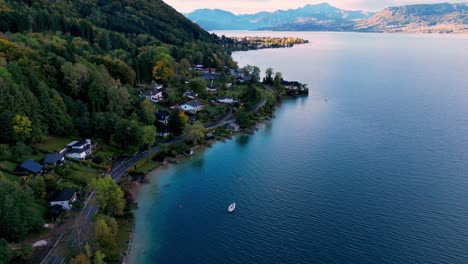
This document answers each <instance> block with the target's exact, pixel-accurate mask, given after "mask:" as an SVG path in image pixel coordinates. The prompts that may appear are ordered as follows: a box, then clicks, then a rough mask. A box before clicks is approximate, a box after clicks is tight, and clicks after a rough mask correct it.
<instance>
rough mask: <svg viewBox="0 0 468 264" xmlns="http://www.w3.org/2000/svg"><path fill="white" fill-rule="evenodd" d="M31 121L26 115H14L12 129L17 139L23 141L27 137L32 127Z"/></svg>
mask: <svg viewBox="0 0 468 264" xmlns="http://www.w3.org/2000/svg"><path fill="white" fill-rule="evenodd" d="M31 125H32V122H31V120H29V118H28V117H27V116H22V115H15V117H14V118H13V131H14V132H15V134H16V136H17V137H18V139H19V140H20V141H22V142H24V141H25V140H26V139H28V138H29V136H30V134H31V131H32V128H31Z"/></svg>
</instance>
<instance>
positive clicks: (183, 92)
mask: <svg viewBox="0 0 468 264" xmlns="http://www.w3.org/2000/svg"><path fill="white" fill-rule="evenodd" d="M273 74H274V72H273V70H272V69H268V70H267V72H266V77H265V78H264V79H263V80H262V81H260V70H259V69H258V68H257V67H254V66H250V65H249V66H246V67H245V68H240V69H230V68H225V70H224V71H222V72H219V71H217V69H215V68H205V67H204V66H203V65H193V66H192V67H191V68H190V75H191V79H190V81H183V82H182V85H181V86H180V87H173V86H172V85H169V86H166V85H163V84H159V83H157V82H156V81H154V80H153V81H152V82H151V83H149V84H140V85H137V88H138V89H139V92H138V95H139V100H140V104H141V105H142V108H143V109H145V110H146V111H149V112H148V113H150V114H151V116H152V117H150V118H149V119H150V120H152V121H151V122H152V124H153V125H154V127H155V129H154V130H153V132H154V133H156V134H155V135H154V137H155V140H154V141H151V142H149V143H148V144H147V146H148V147H149V148H152V149H154V150H155V152H154V154H152V155H151V156H150V157H149V160H150V161H148V158H147V155H145V156H143V155H140V156H138V155H137V154H132V153H129V152H128V151H125V150H124V149H123V148H120V147H119V145H109V144H106V143H103V142H99V140H98V141H94V140H93V139H89V138H88V139H87V138H68V137H65V138H60V137H49V139H47V140H46V141H43V142H40V143H37V144H35V145H33V148H32V152H30V151H29V150H28V149H27V148H25V149H24V150H23V153H21V152H20V153H10V154H7V155H3V158H1V159H0V171H2V173H3V174H4V175H6V176H7V177H8V179H10V180H12V181H15V182H21V184H26V185H28V186H29V187H30V188H31V189H32V191H33V193H34V200H35V203H36V204H37V206H35V207H34V208H35V209H34V210H36V213H37V214H38V215H42V216H44V219H43V221H40V222H43V223H44V222H45V223H47V225H45V226H46V228H39V230H42V231H40V233H39V237H38V238H37V240H38V241H36V242H37V243H38V242H39V241H53V240H50V239H47V237H49V236H50V235H51V234H54V233H55V232H57V231H56V230H59V228H57V227H60V226H63V225H65V226H70V227H72V226H74V225H75V224H74V223H73V222H72V219H73V217H78V216H80V217H81V215H82V214H83V212H84V211H83V210H82V208H83V205H86V206H87V207H86V208H85V209H86V210H89V211H88V214H90V212H91V211H95V210H97V208H98V207H99V205H97V204H95V203H96V201H93V200H94V198H93V194H92V193H90V192H89V191H90V190H92V189H90V188H92V187H94V186H96V179H99V178H103V177H105V175H111V176H112V178H113V179H114V180H116V181H119V182H122V181H123V182H127V181H130V182H134V183H137V184H138V183H144V182H146V181H147V179H146V178H145V177H144V174H145V173H146V172H147V171H149V170H151V169H152V168H154V167H156V166H158V165H161V164H164V163H165V162H166V161H167V160H170V159H171V158H173V157H175V156H177V155H187V154H192V153H193V151H191V148H192V147H193V146H196V145H197V144H200V143H203V142H204V141H205V140H211V139H215V138H225V137H230V136H231V135H232V134H233V133H236V132H238V131H240V130H241V129H247V128H249V127H251V126H252V125H254V124H255V123H256V122H258V121H259V120H261V119H263V118H265V117H268V116H269V115H270V114H271V112H272V110H273V108H274V106H275V104H276V101H277V100H280V98H281V97H282V96H286V95H298V94H304V93H307V91H308V90H307V88H305V86H304V85H302V84H300V83H298V82H288V81H284V80H283V79H282V76H281V74H280V73H276V74H275V75H274V76H273ZM257 111H258V112H257ZM128 129H132V128H131V127H128ZM197 132H198V133H197ZM160 146H167V147H165V148H166V149H161V147H160ZM15 151H16V150H15ZM20 151H21V150H20ZM137 151H138V150H137ZM129 155H133V156H137V157H139V158H137V159H135V160H134V162H132V163H129V168H128V169H127V170H124V171H121V172H119V173H116V172H115V167H116V166H118V164H119V162H120V161H121V160H122V159H125V157H126V156H129ZM132 186H134V185H133V184H130V185H128V184H127V185H121V187H122V190H123V192H124V197H125V203H126V204H127V205H129V207H128V206H127V209H125V210H126V211H128V212H129V210H131V209H130V208H131V206H132V204H134V194H133V191H132V190H133V188H134V187H132ZM88 204H89V206H88ZM93 204H95V205H93ZM41 218H42V217H41ZM119 223H120V225H125V223H126V220H125V218H123V219H119ZM85 225H86V224H85ZM48 234H50V235H48ZM72 236H73V234H72ZM41 238H42V240H41ZM44 238H45V240H44ZM37 245H38V246H37V248H36V249H35V250H34V252H36V253H35V254H39V255H41V254H45V252H47V249H50V246H51V245H50V244H48V243H47V242H41V243H39V244H37ZM122 248H124V247H122ZM108 254H109V253H108Z"/></svg>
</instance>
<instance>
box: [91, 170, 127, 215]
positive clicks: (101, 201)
mask: <svg viewBox="0 0 468 264" xmlns="http://www.w3.org/2000/svg"><path fill="white" fill-rule="evenodd" d="M92 186H93V187H94V188H96V202H97V204H98V207H99V211H100V212H102V213H104V214H106V215H110V216H116V215H122V214H123V212H124V208H125V199H124V193H123V191H122V189H120V187H119V185H117V183H116V182H115V181H114V180H113V179H112V178H111V177H110V176H109V175H107V176H106V177H104V178H100V179H98V180H94V181H93V183H92Z"/></svg>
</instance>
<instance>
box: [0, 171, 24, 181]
mask: <svg viewBox="0 0 468 264" xmlns="http://www.w3.org/2000/svg"><path fill="white" fill-rule="evenodd" d="M0 173H1V174H2V175H3V176H5V177H6V178H7V179H8V180H10V181H12V182H17V183H19V182H20V180H21V177H20V176H16V175H13V174H11V173H7V172H4V171H1V172H0Z"/></svg>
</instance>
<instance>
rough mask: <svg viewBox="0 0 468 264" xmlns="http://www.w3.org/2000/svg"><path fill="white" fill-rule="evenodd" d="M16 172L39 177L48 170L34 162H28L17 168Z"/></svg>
mask: <svg viewBox="0 0 468 264" xmlns="http://www.w3.org/2000/svg"><path fill="white" fill-rule="evenodd" d="M15 172H26V173H29V174H33V175H35V176H38V175H44V174H46V173H47V168H46V167H44V166H42V165H41V164H39V163H37V162H34V161H32V160H26V161H25V162H23V163H21V164H20V165H19V166H18V167H16V170H15Z"/></svg>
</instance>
